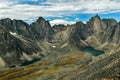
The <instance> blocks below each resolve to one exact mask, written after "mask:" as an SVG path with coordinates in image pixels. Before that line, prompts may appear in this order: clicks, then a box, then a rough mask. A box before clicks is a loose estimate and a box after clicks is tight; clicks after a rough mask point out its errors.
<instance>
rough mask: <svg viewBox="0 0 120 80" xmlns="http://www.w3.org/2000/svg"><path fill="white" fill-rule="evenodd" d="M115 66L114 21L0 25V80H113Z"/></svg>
mask: <svg viewBox="0 0 120 80" xmlns="http://www.w3.org/2000/svg"><path fill="white" fill-rule="evenodd" d="M119 62H120V22H117V21H116V20H115V19H101V18H100V17H99V16H98V15H96V16H94V17H92V18H91V19H90V20H89V21H87V22H86V23H83V22H81V21H79V22H76V23H75V24H72V25H63V24H59V25H54V26H51V25H50V23H49V21H46V20H45V19H44V18H42V17H39V18H38V19H37V20H36V21H35V22H33V23H31V24H27V23H26V22H24V21H22V20H15V19H14V20H11V19H9V18H6V19H1V20H0V68H1V70H2V69H4V70H3V71H1V73H0V80H95V79H96V80H103V79H106V78H116V75H117V74H118V73H119V72H120V63H119ZM8 67H9V68H10V69H8V70H5V69H6V68H8ZM13 67H14V68H13ZM11 68H12V69H11ZM117 77H118V76H117Z"/></svg>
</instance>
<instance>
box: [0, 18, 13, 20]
mask: <svg viewBox="0 0 120 80" xmlns="http://www.w3.org/2000/svg"><path fill="white" fill-rule="evenodd" d="M1 20H10V21H11V19H10V18H4V19H1Z"/></svg>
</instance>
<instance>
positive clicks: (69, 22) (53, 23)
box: [50, 19, 75, 26]
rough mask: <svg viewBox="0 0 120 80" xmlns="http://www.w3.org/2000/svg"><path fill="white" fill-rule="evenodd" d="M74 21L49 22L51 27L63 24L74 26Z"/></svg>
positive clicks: (56, 20) (59, 20)
mask: <svg viewBox="0 0 120 80" xmlns="http://www.w3.org/2000/svg"><path fill="white" fill-rule="evenodd" d="M74 23H75V21H67V20H64V19H55V20H52V21H50V24H51V25H52V26H53V25H55V24H64V25H67V24H74Z"/></svg>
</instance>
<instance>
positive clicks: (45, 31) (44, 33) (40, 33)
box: [31, 17, 54, 40]
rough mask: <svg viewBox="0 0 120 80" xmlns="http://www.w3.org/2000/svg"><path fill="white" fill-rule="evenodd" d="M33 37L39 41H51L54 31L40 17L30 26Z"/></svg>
mask: <svg viewBox="0 0 120 80" xmlns="http://www.w3.org/2000/svg"><path fill="white" fill-rule="evenodd" d="M31 28H32V31H33V35H34V37H35V38H36V39H37V40H39V39H47V40H51V39H52V37H53V35H54V30H53V29H52V27H51V25H50V23H49V22H48V21H45V19H43V18H42V17H39V18H38V20H37V21H36V22H34V23H32V24H31Z"/></svg>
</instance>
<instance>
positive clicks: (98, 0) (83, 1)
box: [0, 0, 120, 20]
mask: <svg viewBox="0 0 120 80" xmlns="http://www.w3.org/2000/svg"><path fill="white" fill-rule="evenodd" d="M18 1H19V0H11V1H10V0H0V18H6V17H9V18H12V19H23V20H26V19H29V18H32V17H33V18H34V17H38V16H43V17H58V16H59V17H60V16H68V15H71V16H72V14H76V13H94V14H95V13H112V12H120V1H119V0H47V1H46V2H42V3H40V4H43V5H30V4H18V3H19V2H18ZM23 1H25V0H23ZM29 1H38V0H29ZM41 1H43V0H41ZM44 4H49V6H45V5H44Z"/></svg>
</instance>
